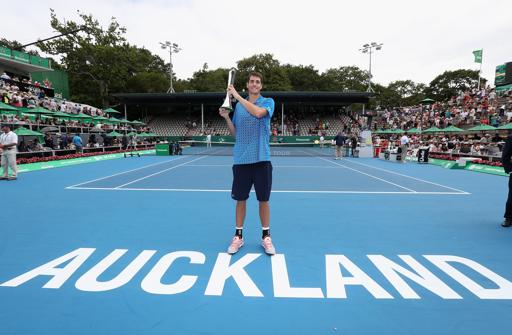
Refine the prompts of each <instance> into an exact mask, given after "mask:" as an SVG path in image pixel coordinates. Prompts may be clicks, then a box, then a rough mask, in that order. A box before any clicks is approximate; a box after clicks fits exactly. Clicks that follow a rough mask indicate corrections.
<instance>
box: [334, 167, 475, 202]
mask: <svg viewBox="0 0 512 335" xmlns="http://www.w3.org/2000/svg"><path fill="white" fill-rule="evenodd" d="M344 162H349V163H353V164H358V165H362V166H367V167H369V168H372V169H375V170H381V171H385V172H389V173H392V174H396V175H399V176H402V177H407V178H411V179H414V180H419V181H422V182H424V183H428V184H432V185H436V186H440V187H444V188H448V189H450V190H453V191H457V192H461V193H465V194H471V193H468V192H466V191H463V190H459V189H456V188H453V187H450V186H445V185H441V184H438V183H434V182H431V181H428V180H425V179H421V178H416V177H412V176H408V175H406V174H402V173H398V172H394V171H391V170H387V169H383V168H378V167H375V166H371V165H368V164H364V163H359V162H354V161H352V160H344Z"/></svg>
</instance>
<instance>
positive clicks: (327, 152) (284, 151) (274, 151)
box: [178, 141, 335, 157]
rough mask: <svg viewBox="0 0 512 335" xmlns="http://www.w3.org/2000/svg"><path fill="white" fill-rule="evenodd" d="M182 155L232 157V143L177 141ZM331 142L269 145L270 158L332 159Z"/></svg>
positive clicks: (332, 147) (332, 148)
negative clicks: (321, 157)
mask: <svg viewBox="0 0 512 335" xmlns="http://www.w3.org/2000/svg"><path fill="white" fill-rule="evenodd" d="M178 143H179V145H180V148H181V149H182V154H183V155H206V156H208V155H212V156H232V155H233V147H234V145H235V143H234V142H211V146H208V145H207V143H206V142H205V141H179V142H178ZM334 147H335V146H334V145H332V144H331V141H325V142H324V143H323V144H322V143H270V155H271V156H297V157H308V156H310V157H319V156H323V157H333V156H334Z"/></svg>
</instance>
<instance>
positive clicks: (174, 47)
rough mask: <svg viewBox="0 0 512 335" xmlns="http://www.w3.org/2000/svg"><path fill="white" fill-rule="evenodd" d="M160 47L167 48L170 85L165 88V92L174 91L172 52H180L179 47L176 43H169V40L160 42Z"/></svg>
mask: <svg viewBox="0 0 512 335" xmlns="http://www.w3.org/2000/svg"><path fill="white" fill-rule="evenodd" d="M160 45H161V46H162V49H167V48H169V76H170V78H171V86H170V87H169V89H168V90H167V93H174V87H172V53H173V52H174V53H178V52H180V50H181V48H180V47H178V44H176V43H171V42H169V41H165V43H162V42H160Z"/></svg>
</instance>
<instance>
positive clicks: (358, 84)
mask: <svg viewBox="0 0 512 335" xmlns="http://www.w3.org/2000/svg"><path fill="white" fill-rule="evenodd" d="M367 80H368V72H367V71H364V70H361V69H360V68H358V67H357V66H340V67H339V68H337V69H327V70H326V71H325V72H324V73H322V87H321V90H323V91H362V92H364V91H366V88H367V84H366V83H367Z"/></svg>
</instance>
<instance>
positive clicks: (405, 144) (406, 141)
mask: <svg viewBox="0 0 512 335" xmlns="http://www.w3.org/2000/svg"><path fill="white" fill-rule="evenodd" d="M400 148H402V163H405V161H406V158H407V149H408V148H409V137H408V136H407V132H406V133H404V135H403V136H402V137H400Z"/></svg>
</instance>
